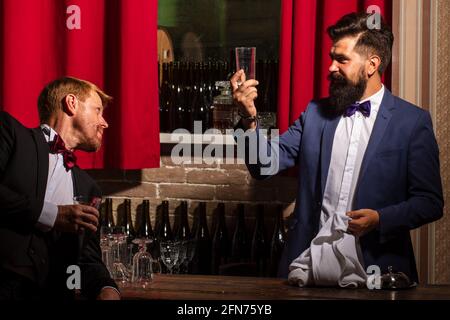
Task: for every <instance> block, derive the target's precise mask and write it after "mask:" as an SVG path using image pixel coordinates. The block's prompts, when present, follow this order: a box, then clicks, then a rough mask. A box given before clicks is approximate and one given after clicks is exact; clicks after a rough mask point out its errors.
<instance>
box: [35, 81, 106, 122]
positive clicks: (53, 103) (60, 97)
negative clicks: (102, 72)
mask: <svg viewBox="0 0 450 320" xmlns="http://www.w3.org/2000/svg"><path fill="white" fill-rule="evenodd" d="M92 92H96V93H97V94H98V95H99V96H100V99H101V100H102V105H103V107H106V105H107V104H108V103H109V102H110V101H111V100H112V97H110V96H109V95H107V94H106V93H104V92H103V91H102V90H101V89H99V88H98V87H97V86H96V85H95V84H93V83H91V82H89V81H86V80H81V79H77V78H73V77H63V78H60V79H56V80H54V81H52V82H50V83H49V84H47V85H46V86H45V88H44V89H43V90H42V91H41V94H40V95H39V98H38V112H39V119H40V122H41V123H46V122H48V120H49V119H50V117H51V116H52V115H54V114H56V112H57V111H58V110H62V107H63V102H64V98H65V97H66V96H67V95H68V94H73V95H75V96H76V97H77V98H78V99H79V100H80V101H82V102H84V101H85V100H86V99H87V98H88V97H89V96H90V95H91V94H92Z"/></svg>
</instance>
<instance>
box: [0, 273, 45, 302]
mask: <svg viewBox="0 0 450 320" xmlns="http://www.w3.org/2000/svg"><path fill="white" fill-rule="evenodd" d="M44 291H45V290H43V289H42V288H39V286H38V285H37V283H35V282H33V281H32V280H30V279H28V278H26V277H24V276H21V275H19V274H17V273H14V272H11V271H7V270H2V269H0V300H2V301H6V300H10V301H21V300H42V299H45V298H44V296H45V293H44Z"/></svg>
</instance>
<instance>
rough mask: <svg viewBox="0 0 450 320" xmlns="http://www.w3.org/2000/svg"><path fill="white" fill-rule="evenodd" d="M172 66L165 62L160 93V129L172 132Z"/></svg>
mask: <svg viewBox="0 0 450 320" xmlns="http://www.w3.org/2000/svg"><path fill="white" fill-rule="evenodd" d="M170 71H171V68H169V64H168V63H163V72H162V84H161V89H160V95H159V99H160V101H159V116H160V131H161V132H170V131H171V129H172V117H173V116H172V109H173V108H172V99H171V84H170V81H171V79H170V78H171V77H170Z"/></svg>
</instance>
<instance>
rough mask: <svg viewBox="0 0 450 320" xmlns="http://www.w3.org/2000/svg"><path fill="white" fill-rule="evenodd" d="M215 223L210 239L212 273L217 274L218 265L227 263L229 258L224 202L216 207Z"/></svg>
mask: <svg viewBox="0 0 450 320" xmlns="http://www.w3.org/2000/svg"><path fill="white" fill-rule="evenodd" d="M216 214H217V225H216V228H215V231H214V236H213V241H212V259H211V261H212V267H211V270H212V274H219V267H220V266H221V265H224V264H226V263H228V260H229V258H230V242H229V238H228V231H227V226H226V223H225V204H224V203H223V202H221V203H219V204H218V206H217V209H216Z"/></svg>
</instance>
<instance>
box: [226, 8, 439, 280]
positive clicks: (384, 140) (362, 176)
mask: <svg viewBox="0 0 450 320" xmlns="http://www.w3.org/2000/svg"><path fill="white" fill-rule="evenodd" d="M369 17H370V15H369V14H367V13H351V14H348V15H345V16H344V17H342V18H341V19H340V20H339V21H338V22H337V23H336V24H335V25H333V26H331V27H329V28H328V34H329V36H330V38H331V39H332V41H333V45H332V48H331V51H330V57H331V65H330V67H329V72H330V73H329V81H330V86H329V97H328V98H326V99H321V100H314V101H311V102H310V103H309V105H308V106H307V108H306V110H305V111H304V112H303V113H302V114H301V115H300V117H299V119H298V120H297V121H295V123H294V124H293V125H292V126H291V127H290V128H289V129H288V130H287V132H285V133H284V134H283V135H281V136H280V137H279V143H276V144H275V143H273V142H271V141H266V138H265V137H264V136H263V135H262V134H261V132H260V130H259V127H258V121H257V110H256V108H255V105H254V100H255V99H256V97H257V89H256V86H257V84H258V82H257V81H256V80H247V81H245V80H246V79H245V74H244V72H243V71H242V70H240V71H238V72H236V73H235V74H234V76H233V77H232V78H231V85H232V86H233V98H234V101H235V103H236V104H237V105H238V107H239V108H240V113H241V117H242V119H241V121H240V126H241V127H242V128H243V129H248V130H249V131H251V133H248V132H247V133H246V134H248V135H250V136H251V135H256V137H257V139H256V141H258V142H259V143H257V146H256V148H255V146H254V145H251V144H250V143H247V146H246V148H247V151H248V152H252V151H253V152H255V151H254V150H252V147H253V149H258V146H261V143H263V145H264V143H266V144H267V146H265V148H267V149H266V150H268V154H269V156H270V158H269V159H270V160H271V161H272V162H273V161H276V162H277V164H276V165H273V163H268V162H267V161H266V160H267V159H265V160H264V161H262V160H260V161H258V162H257V163H249V162H247V167H248V169H249V171H250V173H251V174H252V176H253V177H254V178H257V179H265V178H268V177H269V176H271V175H273V174H276V173H278V172H279V171H282V170H284V169H286V168H289V167H293V166H295V165H298V166H299V174H298V180H299V181H298V188H299V190H298V195H297V199H296V206H295V209H294V213H293V215H292V219H290V224H289V231H288V241H287V244H286V247H285V250H284V253H283V255H282V258H281V262H280V265H279V272H278V273H279V276H283V277H288V279H289V282H290V283H291V284H294V285H298V286H340V287H355V288H356V287H361V286H364V285H365V284H366V281H367V273H366V270H367V268H368V267H369V266H375V269H376V267H378V268H379V269H380V271H381V272H387V271H388V270H394V271H397V272H400V271H401V272H404V273H405V274H406V275H408V276H409V278H410V279H411V283H412V284H414V283H417V282H418V275H417V270H416V264H415V259H414V253H413V247H412V244H411V238H410V234H409V232H410V230H412V229H414V228H418V227H420V226H422V225H424V224H426V223H430V222H432V221H435V220H437V219H439V218H440V217H442V214H443V206H444V201H443V195H442V184H441V177H440V170H439V150H438V145H437V143H436V139H435V136H434V133H433V127H432V122H431V118H430V115H429V113H428V112H427V111H425V110H423V109H421V108H419V107H417V106H414V105H412V104H410V103H408V102H406V101H404V100H402V99H400V98H398V97H395V96H394V95H392V93H391V92H389V90H388V89H387V88H385V86H384V85H383V83H382V81H381V79H382V74H383V72H384V71H385V70H386V67H387V66H388V65H389V63H390V60H391V52H392V45H393V41H394V37H393V34H392V32H391V30H390V28H389V27H388V26H387V25H386V24H385V23H384V22H382V23H381V27H380V28H378V29H374V28H370V27H369V26H370V23H367V19H368V18H369ZM300 90H301V88H300ZM238 140H239V138H238ZM247 141H252V139H248V140H247ZM253 141H255V140H253ZM257 152H258V153H257V155H258V156H260V154H259V151H257ZM246 158H247V159H248V158H251V157H246ZM263 164H264V165H263ZM268 166H270V167H271V168H277V170H272V171H273V172H271V174H267V173H266V172H265V171H264V170H262V169H263V168H266V167H268ZM263 173H264V174H263ZM370 270H374V268H373V267H372V268H371V269H370Z"/></svg>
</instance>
